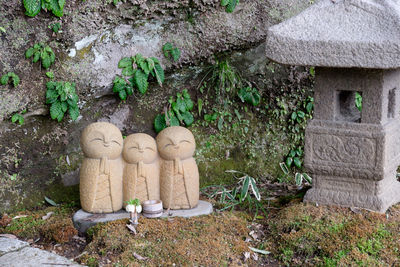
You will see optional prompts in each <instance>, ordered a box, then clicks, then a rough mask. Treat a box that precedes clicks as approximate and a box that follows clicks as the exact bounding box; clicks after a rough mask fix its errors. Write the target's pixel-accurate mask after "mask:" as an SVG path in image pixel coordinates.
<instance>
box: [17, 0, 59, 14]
mask: <svg viewBox="0 0 400 267" xmlns="http://www.w3.org/2000/svg"><path fill="white" fill-rule="evenodd" d="M23 4H24V7H25V15H27V16H29V17H34V16H36V15H37V14H39V12H40V10H41V9H43V10H45V11H47V10H48V11H51V12H52V13H53V14H54V16H56V17H62V16H63V15H64V5H65V0H23Z"/></svg>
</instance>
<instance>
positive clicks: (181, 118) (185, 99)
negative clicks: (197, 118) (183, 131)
mask: <svg viewBox="0 0 400 267" xmlns="http://www.w3.org/2000/svg"><path fill="white" fill-rule="evenodd" d="M168 103H169V105H168V107H167V108H166V109H165V111H164V113H163V114H158V115H157V116H156V118H155V119H154V129H155V130H156V132H157V133H159V132H160V131H162V130H163V129H165V128H167V127H169V126H179V125H184V126H190V125H192V124H193V122H194V117H193V114H192V112H191V111H192V110H193V106H194V104H193V101H192V99H191V98H190V95H189V93H188V91H187V90H186V89H185V90H183V91H182V93H177V94H176V99H175V98H174V97H172V96H171V97H170V99H169V100H168Z"/></svg>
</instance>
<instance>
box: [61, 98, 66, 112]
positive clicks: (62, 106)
mask: <svg viewBox="0 0 400 267" xmlns="http://www.w3.org/2000/svg"><path fill="white" fill-rule="evenodd" d="M67 109H68V104H67V102H66V101H65V102H61V110H62V112H63V113H65V112H66V111H67Z"/></svg>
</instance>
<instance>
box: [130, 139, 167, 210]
mask: <svg viewBox="0 0 400 267" xmlns="http://www.w3.org/2000/svg"><path fill="white" fill-rule="evenodd" d="M123 157H124V160H125V163H126V164H125V168H124V182H123V184H124V203H125V201H128V200H130V199H135V198H138V199H139V200H140V202H143V201H145V200H158V199H160V167H159V160H158V159H159V157H158V151H157V144H156V141H155V140H154V138H153V137H151V136H150V135H148V134H144V133H137V134H131V135H129V136H128V137H126V139H125V141H124V150H123Z"/></svg>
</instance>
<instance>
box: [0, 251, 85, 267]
mask: <svg viewBox="0 0 400 267" xmlns="http://www.w3.org/2000/svg"><path fill="white" fill-rule="evenodd" d="M0 266H2V267H21V266H26V267H38V266H71V267H74V266H76V267H78V266H82V265H79V264H77V263H74V262H72V261H70V260H68V259H67V258H64V257H61V256H59V255H57V254H54V253H50V252H48V251H45V250H40V249H38V248H31V247H25V248H22V249H21V250H18V251H14V252H10V253H7V254H5V255H3V256H0Z"/></svg>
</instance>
